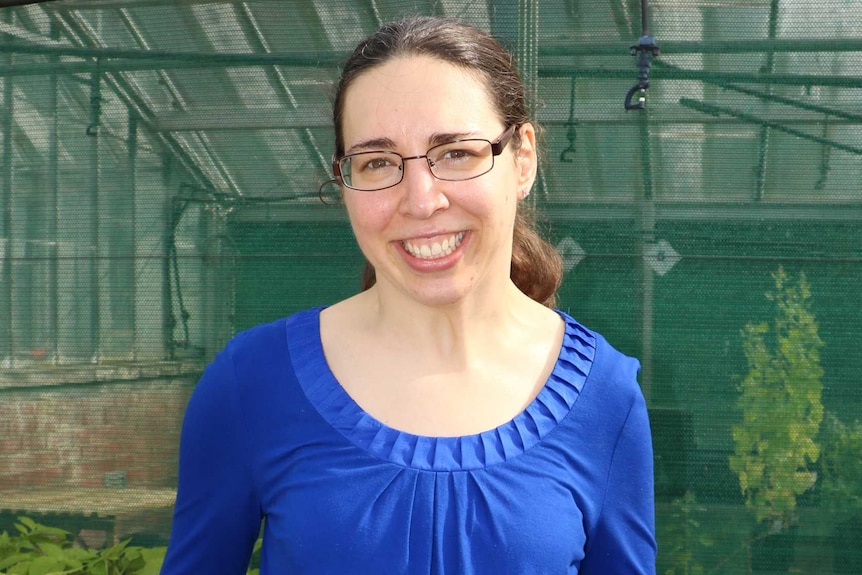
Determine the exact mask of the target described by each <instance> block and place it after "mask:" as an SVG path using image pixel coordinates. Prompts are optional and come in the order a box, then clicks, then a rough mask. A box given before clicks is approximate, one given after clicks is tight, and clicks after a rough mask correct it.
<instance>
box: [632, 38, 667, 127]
mask: <svg viewBox="0 0 862 575" xmlns="http://www.w3.org/2000/svg"><path fill="white" fill-rule="evenodd" d="M631 54H632V56H637V57H638V61H637V66H638V83H637V84H635V85H634V86H632V87H631V89H630V90H629V91H628V92H627V93H626V101H625V107H626V110H643V109H644V108H646V90H647V88H649V70H650V68H651V67H652V59H653V57H655V56H658V55H659V47H658V46H657V45H656V43H655V38H653V37H652V36H641V37H640V39H639V40H638V43H637V44H635V45H634V46H632V47H631ZM635 92H640V95H639V96H638V101H637V103H632V100H633V99H634V96H635Z"/></svg>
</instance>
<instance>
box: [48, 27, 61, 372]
mask: <svg viewBox="0 0 862 575" xmlns="http://www.w3.org/2000/svg"><path fill="white" fill-rule="evenodd" d="M58 36H59V31H58V29H57V23H56V22H55V21H54V20H53V19H52V20H51V38H52V39H56V38H57V37H58ZM58 59H59V56H52V57H51V61H57V60H58ZM59 87H60V86H59V79H58V78H57V75H56V74H52V75H51V76H50V77H49V80H48V116H49V120H48V164H47V172H48V174H47V187H48V198H47V200H48V208H47V209H48V214H47V218H46V223H47V229H46V230H45V237H46V239H47V240H48V245H49V246H51V251H49V253H48V337H49V345H50V349H49V350H47V351H48V353H49V354H50V359H51V362H52V363H54V364H56V363H57V362H58V361H59V359H60V322H59V316H60V314H59V305H60V303H59V301H58V299H59V286H58V282H59V273H58V271H59V270H58V268H59V259H58V258H59V257H60V237H59V232H58V230H59V221H60V213H59V211H58V199H59V197H58V194H59V188H60V181H59V174H60V168H59V165H58V158H59V153H60V137H59V133H58V129H59V122H58V120H57V92H58V90H59Z"/></svg>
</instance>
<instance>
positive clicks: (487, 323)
mask: <svg viewBox="0 0 862 575" xmlns="http://www.w3.org/2000/svg"><path fill="white" fill-rule="evenodd" d="M363 296H364V297H367V298H369V299H368V303H369V304H371V305H369V306H367V308H366V309H368V310H369V311H370V312H371V313H370V316H369V318H368V319H369V321H370V322H371V324H370V325H371V326H372V327H373V328H374V329H375V331H377V333H379V334H385V337H387V339H389V338H392V339H393V340H395V341H399V342H403V344H404V345H405V346H407V347H409V348H411V349H413V350H416V349H421V350H423V355H424V356H425V357H429V358H433V359H434V361H443V362H446V363H450V364H451V363H452V362H455V363H463V362H466V361H467V359H468V358H475V357H477V353H479V356H481V352H482V351H484V350H488V349H495V348H496V346H498V344H500V343H501V341H505V340H508V339H510V337H511V335H512V332H513V330H519V329H521V327H522V326H523V325H524V324H525V323H526V322H527V321H528V318H529V317H530V316H531V315H532V314H533V313H534V312H535V310H534V309H532V308H533V306H537V305H540V304H536V303H535V302H533V301H532V300H531V299H529V298H528V297H527V296H525V295H524V294H523V293H521V291H520V290H518V288H517V287H515V285H514V284H512V283H511V282H508V284H507V285H506V286H505V289H502V290H499V293H498V294H496V295H495V296H491V297H483V298H475V297H474V298H468V299H467V300H465V301H458V302H454V303H448V304H442V305H427V304H424V303H422V302H418V301H416V300H414V299H412V298H410V297H408V296H407V295H406V294H401V293H392V290H387V287H386V286H383V285H377V286H375V287H373V288H371V289H370V290H368V291H367V292H364V294H363Z"/></svg>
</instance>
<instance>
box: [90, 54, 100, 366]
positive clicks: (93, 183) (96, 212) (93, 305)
mask: <svg viewBox="0 0 862 575" xmlns="http://www.w3.org/2000/svg"><path fill="white" fill-rule="evenodd" d="M101 89H102V78H101V74H100V73H99V71H98V70H97V71H96V72H93V74H92V75H91V76H90V114H91V115H90V124H89V125H88V126H87V136H89V138H90V149H89V152H90V208H91V210H92V212H91V213H92V217H93V225H92V227H91V232H90V238H89V239H90V242H89V243H90V250H91V257H92V262H93V264H92V266H91V268H90V272H91V274H92V275H91V278H90V282H89V284H90V338H91V341H90V346H91V347H90V352H91V356H90V358H91V359H90V360H91V361H92V362H93V363H97V362H98V361H99V360H100V359H101V353H100V351H101V349H100V347H101V346H100V341H101V321H100V315H101V309H100V307H101V298H100V297H99V296H100V292H101V281H100V267H101V266H100V261H99V252H100V250H99V248H100V245H99V243H100V239H101V238H100V235H101V234H100V226H101V221H100V216H101V213H100V212H101V210H100V209H99V184H100V181H99V180H100V178H99V171H100V166H99V124H100V121H101V100H102V95H101Z"/></svg>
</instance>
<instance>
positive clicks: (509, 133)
mask: <svg viewBox="0 0 862 575" xmlns="http://www.w3.org/2000/svg"><path fill="white" fill-rule="evenodd" d="M520 127H521V125H520V124H512V125H511V126H509V127H508V128H506V129H505V130H503V133H502V134H500V135H499V136H497V137H496V138H495V139H493V140H486V139H485V138H462V139H460V140H452V141H451V142H445V143H443V144H438V145H436V146H431V147H430V148H428V150H427V151H426V152H425V153H424V154H421V155H419V156H406V157H405V156H402V155H401V154H399V153H398V152H393V151H392V150H365V151H362V152H356V153H354V154H345V155H344V156H341V157H333V158H332V173H333V174H335V179H336V180H337V181H338V183H340V184H341V185H342V186H344V187H345V188H349V189H351V190H356V191H357V192H379V191H380V190H386V189H389V188H393V187H395V186H397V185H398V184H400V183H401V182H402V181H404V164H405V163H406V162H407V160H419V159H422V158H425V162H426V163H427V164H428V170H429V171H430V172H431V175H432V176H434V177H435V178H436V179H438V180H441V181H443V182H466V181H467V180H475V179H476V178H478V177H481V176H484V175H485V174H487V173H488V172H490V171H491V170H493V169H494V158H496V157H497V156H499V155H500V154H502V153H503V150H505V149H506V146H507V145H508V144H509V141H510V140H511V139H512V137H513V136H514V135H515V131H516V130H517V129H518V128H520ZM458 142H487V143H488V144H489V145H490V146H491V166H490V167H489V168H488V169H487V170H485V171H484V172H482V173H481V174H476V175H475V176H470V177H469V178H458V179H450V178H441V177H439V176H438V175H437V174H435V173H434V163H433V162H432V161H431V158H429V157H428V154H429V152H431V150H434V149H435V148H439V147H440V146H451V145H452V144H457V143H458ZM375 153H385V154H394V155H396V156H398V157H399V158H401V169H400V172H401V177H400V178H398V181H397V182H395V183H394V184H389V185H388V186H383V187H382V188H374V189H373V190H367V189H362V188H354V187H353V186H350V185H348V184H347V183H346V182H345V181H344V176H343V174H342V170H341V163H342V162H344V160H348V159H350V158H352V157H354V156H359V155H362V154H375Z"/></svg>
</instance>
